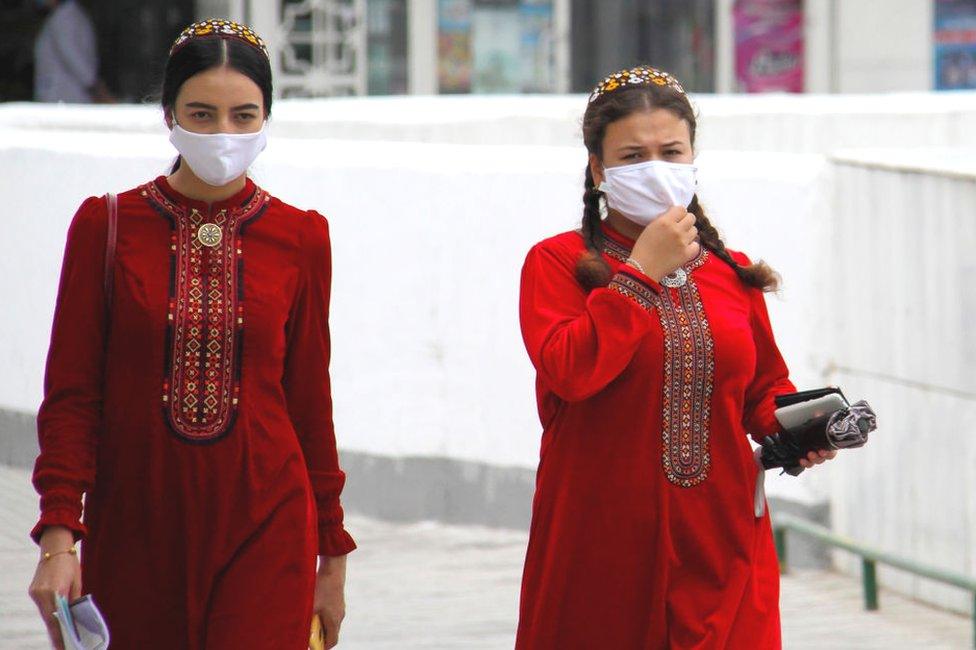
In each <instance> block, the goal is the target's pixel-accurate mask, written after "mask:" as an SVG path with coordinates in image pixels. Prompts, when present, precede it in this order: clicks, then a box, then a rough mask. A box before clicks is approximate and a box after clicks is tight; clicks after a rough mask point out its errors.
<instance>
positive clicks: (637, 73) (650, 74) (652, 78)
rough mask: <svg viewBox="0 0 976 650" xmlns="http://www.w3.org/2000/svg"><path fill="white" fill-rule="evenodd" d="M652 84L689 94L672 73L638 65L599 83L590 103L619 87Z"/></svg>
mask: <svg viewBox="0 0 976 650" xmlns="http://www.w3.org/2000/svg"><path fill="white" fill-rule="evenodd" d="M651 84H654V85H655V86H668V87H669V88H673V89H674V90H676V91H677V92H678V93H679V94H681V95H687V94H688V93H686V92H685V89H684V88H683V87H682V86H681V84H680V83H678V80H677V79H675V77H674V75H672V74H671V73H669V72H665V71H664V70H658V69H657V68H652V67H650V66H638V67H636V68H630V69H629V70H621V71H620V72H615V73H613V74H611V75H609V76H608V77H607V78H606V79H604V80H603V81H601V82H600V83H599V84H597V86H596V88H594V89H593V92H592V93H590V103H592V102H594V101H596V100H597V99H598V98H600V97H602V96H604V95H608V94H610V93H612V92H613V91H615V90H617V89H619V88H626V87H627V86H649V85H651Z"/></svg>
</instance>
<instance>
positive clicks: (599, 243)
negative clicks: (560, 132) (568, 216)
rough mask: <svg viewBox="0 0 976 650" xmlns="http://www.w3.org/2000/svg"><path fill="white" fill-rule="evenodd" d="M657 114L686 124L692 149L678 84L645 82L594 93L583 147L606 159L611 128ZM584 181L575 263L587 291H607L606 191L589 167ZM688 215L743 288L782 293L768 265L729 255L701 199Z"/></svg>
mask: <svg viewBox="0 0 976 650" xmlns="http://www.w3.org/2000/svg"><path fill="white" fill-rule="evenodd" d="M655 109H665V110H669V111H671V112H673V113H674V114H675V115H677V116H678V117H679V118H680V119H682V120H684V121H685V122H686V123H687V124H688V130H689V132H690V134H691V145H692V146H694V144H695V131H696V128H697V126H698V121H697V117H696V116H695V111H694V109H693V108H692V106H691V102H690V101H689V100H688V96H687V95H686V94H685V93H684V91H683V90H682V89H681V87H680V86H679V85H678V84H677V83H674V84H671V83H668V84H663V85H658V84H657V83H646V84H632V85H623V86H620V87H617V88H616V89H614V90H612V91H611V92H600V93H594V95H593V96H592V98H591V100H590V103H589V105H588V106H587V108H586V113H584V115H583V144H585V145H586V150H587V152H588V153H590V154H591V155H594V156H596V157H597V159H599V160H602V159H603V138H604V136H605V135H606V132H607V127H608V126H609V125H610V124H612V123H613V122H616V121H617V120H620V119H623V118H625V117H627V116H629V115H631V114H633V113H635V112H637V111H646V110H655ZM585 178H586V181H585V187H584V191H583V227H582V234H583V241H584V242H585V244H586V252H585V253H584V254H583V255H582V256H581V257H580V259H579V261H578V262H577V264H576V279H577V281H578V282H579V283H580V285H581V286H582V287H583V288H584V289H586V290H587V291H589V290H591V289H595V288H596V287H604V286H606V285H607V284H608V283H609V282H610V278H611V277H612V275H613V272H612V271H611V269H610V265H609V264H608V263H607V261H606V260H605V259H604V257H603V230H602V228H601V224H602V219H601V216H600V200H601V199H602V197H603V192H601V191H600V190H599V189H598V188H597V187H596V185H595V183H594V180H593V173H592V171H591V170H590V166H589V165H587V166H586V176H585ZM688 211H689V212H691V213H692V214H693V215H695V219H696V223H695V227H697V228H698V238H699V241H700V242H701V245H702V246H704V247H705V248H706V249H708V250H710V251H711V252H712V253H714V254H715V255H716V256H717V257H718V258H719V259H720V260H722V261H723V262H725V263H726V264H728V265H729V266H730V267H732V270H733V271H735V273H736V275H737V276H739V279H740V280H742V282H743V283H745V284H746V285H748V286H750V287H755V288H757V289H761V290H762V291H775V290H776V289H777V288H779V276H778V275H777V274H776V272H775V271H774V270H773V269H772V268H770V267H769V265H768V264H766V263H765V262H763V261H759V262H756V263H754V264H750V265H748V266H743V265H741V264H739V263H738V262H737V261H736V260H735V258H733V257H732V255H731V254H729V252H728V250H726V248H725V243H724V242H723V241H722V238H721V236H720V235H719V233H718V230H717V229H716V228H715V226H713V225H712V223H711V221H709V219H708V217H707V215H706V214H705V210H704V208H702V206H701V203H700V202H699V201H698V196H697V195H695V196H694V198H692V200H691V204H690V205H689V206H688Z"/></svg>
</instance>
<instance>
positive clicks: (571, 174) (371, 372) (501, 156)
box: [0, 131, 824, 467]
mask: <svg viewBox="0 0 976 650" xmlns="http://www.w3.org/2000/svg"><path fill="white" fill-rule="evenodd" d="M2 142H3V144H2V145H0V194H2V195H3V196H4V197H5V198H6V199H7V200H8V202H9V203H8V205H11V206H12V209H10V210H9V211H7V212H5V213H4V215H5V216H4V217H3V221H2V222H0V229H2V232H3V236H2V237H0V290H2V293H3V295H5V296H10V297H11V299H10V302H9V304H10V305H11V306H12V312H11V313H17V314H20V315H21V316H20V317H19V318H4V319H0V360H2V361H0V363H3V367H4V372H3V374H2V375H0V406H3V407H10V408H16V409H21V410H28V411H30V410H34V409H35V408H36V406H37V404H38V402H39V400H40V396H41V384H42V372H41V369H42V365H43V360H44V355H45V352H46V343H47V337H48V332H49V322H50V315H51V311H52V309H53V303H54V295H55V290H56V284H57V273H58V268H59V265H60V253H61V249H62V247H63V242H64V232H65V228H66V225H67V223H68V220H69V219H70V217H71V214H72V213H73V211H74V208H75V207H76V206H77V205H78V203H80V201H81V200H82V199H83V198H84V197H85V196H87V195H90V194H102V193H103V192H105V191H108V190H119V189H122V188H125V187H130V186H134V185H136V184H137V183H139V182H142V181H144V180H146V179H148V178H151V177H153V176H155V175H156V174H157V173H159V172H160V171H161V170H162V169H163V168H164V167H165V166H166V164H167V163H168V161H169V158H170V154H171V152H170V150H169V145H168V144H167V143H166V142H165V139H164V138H163V137H159V136H153V135H148V134H145V135H143V134H138V135H131V134H126V135H108V134H105V133H76V132H53V131H30V132H26V131H8V132H5V133H3V137H2ZM584 160H585V152H584V151H583V150H582V149H581V148H573V147H517V146H504V147H502V146H498V147H478V146H470V145H441V144H427V145H422V144H414V143H370V145H369V146H367V147H364V146H362V144H361V143H355V142H349V141H333V140H305V141H299V140H294V139H285V138H278V139H274V140H273V141H272V144H271V145H270V146H269V148H268V151H267V152H265V154H263V155H262V158H261V160H260V162H259V164H258V165H256V166H255V169H254V173H255V176H256V178H257V180H258V181H259V182H260V183H261V184H262V185H264V186H265V187H267V188H268V189H270V190H271V191H272V192H274V193H275V194H277V195H278V196H280V197H282V198H283V199H284V200H286V201H289V202H292V203H295V204H296V205H299V206H306V207H313V206H314V207H316V208H318V209H319V210H321V211H322V212H324V213H325V214H327V215H329V217H330V221H331V224H332V233H333V244H334V248H335V279H334V282H335V290H334V306H333V312H332V326H333V329H334V333H333V338H334V341H335V346H336V349H335V354H334V367H333V371H334V376H335V378H334V385H335V398H336V419H337V424H338V430H339V435H340V442H341V444H342V446H343V447H344V448H346V449H350V450H356V451H367V452H372V453H379V454H386V455H395V456H396V455H437V456H446V457H450V458H460V459H471V460H479V461H486V462H491V463H496V464H502V465H517V466H523V467H534V466H535V464H536V461H537V456H538V444H539V429H540V426H539V423H538V420H537V416H536V410H535V404H534V393H533V385H532V381H533V373H532V370H531V367H530V365H529V362H528V360H527V358H526V355H525V352H524V349H523V347H522V342H521V337H520V334H519V330H518V321H517V298H518V279H519V272H520V268H521V263H522V260H523V258H524V255H525V253H526V252H527V251H528V249H529V247H530V246H531V245H532V244H534V243H535V242H536V241H539V240H540V239H542V238H544V237H546V236H548V235H551V234H554V233H556V232H561V231H565V230H569V229H572V228H575V227H576V226H577V224H578V220H579V215H580V211H581V208H580V196H581V189H582V166H583V161H584ZM747 160H748V161H749V164H748V165H745V166H744V165H742V161H743V158H742V157H741V156H734V155H730V154H722V153H709V154H706V155H703V156H702V158H701V160H700V161H699V162H700V165H701V168H702V172H701V185H702V195H703V200H704V201H705V202H706V204H707V205H708V206H709V208H710V210H711V212H712V214H713V217H714V218H715V220H716V222H717V223H718V225H719V226H720V227H722V228H723V230H725V231H726V233H727V239H728V242H729V245H730V246H732V247H736V248H741V249H745V250H746V251H747V252H749V254H750V255H752V256H754V257H757V258H760V257H765V258H766V259H768V261H769V262H770V263H771V264H773V265H775V266H777V267H778V268H779V269H780V270H781V271H782V272H783V274H784V276H785V277H786V278H787V285H786V289H785V290H784V293H783V297H782V298H781V299H774V300H773V301H772V302H771V310H772V311H773V314H774V319H776V320H777V321H780V320H781V321H782V322H783V323H784V327H782V328H780V331H781V337H780V338H781V343H782V345H783V348H784V350H785V351H786V353H787V356H788V357H790V358H792V359H794V360H795V363H794V370H795V372H796V373H797V374H798V376H800V377H801V378H803V383H808V382H811V381H815V380H816V370H815V369H814V368H813V367H812V366H811V365H810V362H811V360H810V358H809V355H808V354H807V353H806V345H807V341H808V339H809V335H810V331H811V330H810V319H809V318H807V317H806V316H804V315H803V310H804V309H806V308H807V307H806V306H805V305H806V304H807V298H808V297H809V295H808V294H809V293H810V288H809V287H810V275H811V273H810V272H811V268H810V264H809V260H808V259H807V258H802V257H797V256H793V255H789V254H788V253H787V252H786V250H787V249H785V248H783V247H780V246H778V245H777V242H778V241H780V240H787V241H792V242H794V243H796V244H797V245H799V243H800V241H799V240H803V239H805V238H806V237H808V236H809V233H810V229H808V228H806V227H805V226H804V224H805V223H811V222H814V219H813V217H814V215H815V214H816V213H818V212H821V211H822V210H821V209H820V208H818V207H817V203H818V201H819V200H820V187H821V186H820V182H821V175H822V173H823V169H824V165H823V161H822V159H821V158H820V157H816V156H814V157H810V156H797V155H781V156H769V155H754V156H751V157H748V158H747ZM52 179H57V180H56V186H57V188H58V191H57V192H56V193H54V194H52V193H51V191H50V188H51V186H52V182H54V181H52ZM39 196H46V197H47V198H46V200H44V201H38V200H37V197H39ZM756 197H761V198H760V199H757V198H756ZM784 205H789V206H790V209H789V210H783V206H784ZM380 405H381V406H380Z"/></svg>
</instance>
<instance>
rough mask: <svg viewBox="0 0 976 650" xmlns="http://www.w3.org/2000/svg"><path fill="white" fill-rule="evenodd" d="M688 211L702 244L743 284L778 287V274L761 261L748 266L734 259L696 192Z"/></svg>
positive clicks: (756, 286) (762, 288)
mask: <svg viewBox="0 0 976 650" xmlns="http://www.w3.org/2000/svg"><path fill="white" fill-rule="evenodd" d="M688 211H689V212H691V213H692V214H693V215H695V221H696V222H695V226H696V227H697V228H698V236H699V239H700V240H701V244H702V246H704V247H705V248H707V249H708V250H710V251H712V252H713V253H715V254H716V255H717V256H718V257H719V259H721V260H722V261H723V262H725V263H726V264H728V265H729V266H731V267H732V270H733V271H735V274H736V275H737V276H739V279H740V280H742V281H743V282H744V283H745V284H747V285H749V286H750V287H755V288H757V289H761V290H763V291H776V290H777V289H778V288H779V276H778V275H777V274H776V272H775V271H774V270H773V269H771V268H770V267H769V265H768V264H766V263H765V262H763V261H761V260H760V261H759V262H756V263H755V264H751V265H749V266H742V265H741V264H739V263H738V262H736V261H735V258H733V257H732V255H731V254H730V253H729V251H728V250H726V248H725V242H723V241H722V238H721V236H719V234H718V230H716V228H715V226H713V225H712V222H711V221H709V220H708V217H706V216H705V210H704V209H703V208H702V206H701V204H700V203H699V202H698V195H697V194H696V195H695V196H694V198H692V200H691V205H689V206H688Z"/></svg>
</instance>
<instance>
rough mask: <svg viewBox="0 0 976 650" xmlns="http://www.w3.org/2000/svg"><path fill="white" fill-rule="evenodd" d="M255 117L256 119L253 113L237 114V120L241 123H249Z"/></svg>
mask: <svg viewBox="0 0 976 650" xmlns="http://www.w3.org/2000/svg"><path fill="white" fill-rule="evenodd" d="M255 117H257V116H256V115H255V114H254V113H238V114H237V119H238V120H240V121H241V122H249V121H250V120H253V119H254V118H255Z"/></svg>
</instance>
